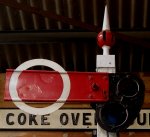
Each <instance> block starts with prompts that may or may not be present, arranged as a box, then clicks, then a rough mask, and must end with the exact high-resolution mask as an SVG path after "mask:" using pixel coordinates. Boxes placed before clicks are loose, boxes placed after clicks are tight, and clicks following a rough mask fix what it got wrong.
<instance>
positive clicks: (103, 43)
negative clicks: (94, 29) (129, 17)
mask: <svg viewBox="0 0 150 137" xmlns="http://www.w3.org/2000/svg"><path fill="white" fill-rule="evenodd" d="M97 40H98V41H97V42H98V45H99V46H100V47H101V48H102V49H103V55H97V59H96V71H97V72H107V73H115V72H116V67H115V55H109V50H110V48H111V46H112V45H113V44H114V37H113V35H112V33H111V32H110V25H109V16H108V9H107V5H106V6H105V12H104V20H103V27H102V32H100V33H99V34H98V37H97ZM97 137H117V133H108V132H107V131H106V130H104V129H102V128H101V127H100V126H99V125H98V124H97Z"/></svg>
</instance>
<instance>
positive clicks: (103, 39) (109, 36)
mask: <svg viewBox="0 0 150 137" xmlns="http://www.w3.org/2000/svg"><path fill="white" fill-rule="evenodd" d="M114 43H115V37H114V35H113V33H112V32H111V31H110V30H104V31H101V32H100V33H99V34H98V35H97V44H98V46H99V47H103V46H104V45H107V46H110V47H111V46H113V45H114Z"/></svg>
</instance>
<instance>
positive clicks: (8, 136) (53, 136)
mask: <svg viewBox="0 0 150 137" xmlns="http://www.w3.org/2000/svg"><path fill="white" fill-rule="evenodd" d="M140 76H141V78H142V79H143V81H144V83H145V87H146V90H145V100H144V105H143V108H150V73H140ZM4 85H5V74H4V73H0V108H16V106H15V105H14V104H13V103H12V102H6V101H4V100H3V95H4ZM45 105H47V104H41V105H40V106H39V105H38V107H43V106H45ZM32 106H35V107H37V104H33V105H32ZM64 107H65V108H89V107H90V105H89V104H82V105H81V104H66V105H65V106H64ZM149 136H150V131H146V132H145V131H134V132H133V131H132V132H131V131H130V132H120V133H119V137H149ZM0 137H92V133H91V132H87V131H86V132H84V131H76V132H72V131H0Z"/></svg>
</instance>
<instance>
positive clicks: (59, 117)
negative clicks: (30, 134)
mask: <svg viewBox="0 0 150 137" xmlns="http://www.w3.org/2000/svg"><path fill="white" fill-rule="evenodd" d="M0 121H1V122H0V129H7V130H9V129H20V130H21V129H39V130H56V129H57V130H62V129H72V130H76V129H77V130H79V129H83V130H92V129H96V118H95V110H93V109H59V110H57V111H55V112H53V113H51V114H46V115H33V114H29V113H26V112H24V111H22V110H19V109H0ZM128 129H138V130H142V129H150V109H142V110H141V112H140V114H139V116H138V117H137V119H136V120H135V122H134V124H133V125H131V126H130V127H129V128H128Z"/></svg>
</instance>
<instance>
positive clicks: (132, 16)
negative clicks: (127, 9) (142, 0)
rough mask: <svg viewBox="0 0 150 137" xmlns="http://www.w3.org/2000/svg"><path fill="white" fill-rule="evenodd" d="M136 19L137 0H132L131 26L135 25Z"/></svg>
mask: <svg viewBox="0 0 150 137" xmlns="http://www.w3.org/2000/svg"><path fill="white" fill-rule="evenodd" d="M134 20H135V0H131V16H130V21H131V22H130V26H131V28H133V27H134Z"/></svg>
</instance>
